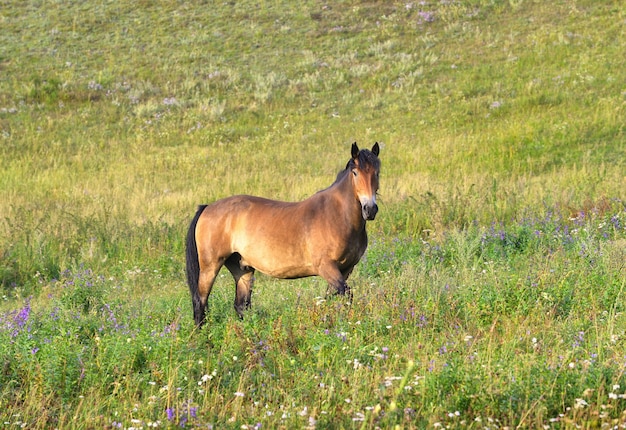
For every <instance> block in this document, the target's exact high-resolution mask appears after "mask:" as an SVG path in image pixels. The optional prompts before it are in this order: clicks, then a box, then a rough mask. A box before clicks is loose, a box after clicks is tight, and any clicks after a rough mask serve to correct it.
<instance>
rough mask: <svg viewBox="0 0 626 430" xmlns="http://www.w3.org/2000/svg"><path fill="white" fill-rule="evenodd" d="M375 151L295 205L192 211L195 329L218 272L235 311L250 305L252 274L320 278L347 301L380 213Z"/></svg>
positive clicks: (265, 203) (247, 200)
mask: <svg viewBox="0 0 626 430" xmlns="http://www.w3.org/2000/svg"><path fill="white" fill-rule="evenodd" d="M378 153H379V147H378V143H375V144H374V146H373V147H372V150H371V151H369V150H367V149H364V150H359V147H358V146H357V144H356V142H355V143H354V144H352V158H351V159H350V161H348V164H347V165H346V168H345V169H344V170H342V171H341V172H339V174H338V175H337V179H336V180H335V182H334V183H333V184H332V185H331V186H330V187H328V188H326V189H325V190H322V191H319V192H317V193H316V194H314V195H313V196H311V197H309V198H308V199H306V200H304V201H302V202H298V203H287V202H279V201H275V200H268V199H264V198H260V197H252V196H232V197H228V198H225V199H223V200H218V201H217V202H215V203H213V204H211V205H208V206H207V205H203V206H200V207H199V208H198V211H197V212H196V215H195V216H194V218H193V221H191V225H190V226H189V233H188V234H187V282H188V284H189V289H190V291H191V299H192V302H193V315H194V319H195V322H196V325H197V326H201V325H202V324H203V323H204V320H205V313H206V307H207V300H208V298H209V294H210V293H211V288H212V287H213V283H214V282H215V278H216V276H217V274H218V272H219V271H220V269H221V267H222V266H223V265H225V266H226V267H227V268H228V270H229V271H230V273H232V275H233V277H234V278H235V287H236V294H235V310H236V311H237V314H239V317H240V318H243V311H244V310H245V309H247V308H249V307H250V299H251V296H252V282H253V280H254V278H253V275H254V271H255V270H258V271H260V272H262V273H265V274H267V275H269V276H273V277H275V278H282V279H295V278H303V277H307V276H315V275H319V276H321V277H322V278H324V279H325V280H326V281H327V282H328V284H329V285H330V287H331V288H332V289H333V290H334V292H335V293H338V294H346V293H348V296H349V297H350V298H351V297H352V294H351V292H350V288H349V287H348V284H347V283H346V279H347V278H348V276H350V273H351V272H352V269H353V268H354V266H355V265H356V264H357V263H358V262H359V260H360V259H361V256H363V253H364V252H365V249H366V248H367V233H366V232H365V221H368V220H373V219H374V218H375V217H376V213H377V212H378V206H377V205H376V192H377V191H378V174H379V172H380V160H379V159H378Z"/></svg>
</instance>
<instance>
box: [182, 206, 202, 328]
mask: <svg viewBox="0 0 626 430" xmlns="http://www.w3.org/2000/svg"><path fill="white" fill-rule="evenodd" d="M204 208H206V205H201V206H199V207H198V211H197V212H196V215H195V216H194V217H193V220H192V221H191V225H190V226H189V231H188V232H187V250H186V254H187V284H189V291H190V292H191V301H192V303H193V316H194V319H195V321H196V324H199V323H200V322H201V321H200V320H199V319H201V318H202V317H203V316H204V309H203V306H202V301H201V300H200V293H199V292H198V281H199V279H200V261H199V260H198V245H197V244H196V225H197V224H198V219H199V218H200V215H202V211H204Z"/></svg>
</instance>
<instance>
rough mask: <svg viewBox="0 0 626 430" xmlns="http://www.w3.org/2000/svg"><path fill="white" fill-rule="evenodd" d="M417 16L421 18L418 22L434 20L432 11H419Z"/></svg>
mask: <svg viewBox="0 0 626 430" xmlns="http://www.w3.org/2000/svg"><path fill="white" fill-rule="evenodd" d="M418 15H419V17H420V18H421V21H420V22H433V21H434V20H435V14H434V13H432V12H424V11H422V12H419V13H418Z"/></svg>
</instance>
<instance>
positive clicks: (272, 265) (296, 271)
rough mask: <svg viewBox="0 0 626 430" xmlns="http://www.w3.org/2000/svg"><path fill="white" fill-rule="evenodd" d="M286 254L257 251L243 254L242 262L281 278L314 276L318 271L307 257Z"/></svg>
mask: <svg viewBox="0 0 626 430" xmlns="http://www.w3.org/2000/svg"><path fill="white" fill-rule="evenodd" d="M291 257H292V256H287V255H286V254H282V255H281V254H278V255H272V256H269V255H257V253H247V255H246V254H245V253H244V254H242V260H241V261H242V264H243V265H246V266H250V267H253V268H254V269H255V270H258V271H259V272H261V273H263V274H265V275H268V276H272V277H274V278H280V279H295V278H305V277H307V276H314V275H316V274H317V273H316V272H315V270H314V268H313V264H311V262H310V261H306V259H304V258H303V259H296V260H294V259H293V258H291Z"/></svg>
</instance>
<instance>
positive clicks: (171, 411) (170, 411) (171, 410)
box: [165, 408, 176, 421]
mask: <svg viewBox="0 0 626 430" xmlns="http://www.w3.org/2000/svg"><path fill="white" fill-rule="evenodd" d="M165 413H166V414H167V420H168V421H174V418H175V416H176V414H175V413H174V408H167V409H166V410H165Z"/></svg>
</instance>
